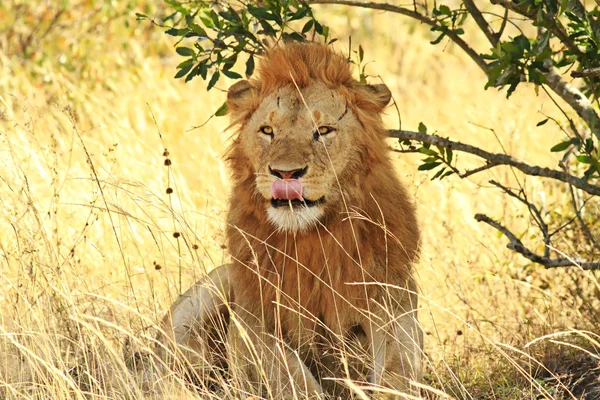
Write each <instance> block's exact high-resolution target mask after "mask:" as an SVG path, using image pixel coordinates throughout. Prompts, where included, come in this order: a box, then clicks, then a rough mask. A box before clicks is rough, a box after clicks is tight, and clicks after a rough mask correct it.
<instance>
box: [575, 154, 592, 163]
mask: <svg viewBox="0 0 600 400" xmlns="http://www.w3.org/2000/svg"><path fill="white" fill-rule="evenodd" d="M577 161H579V162H580V163H582V164H591V162H592V159H591V158H590V156H588V155H586V154H578V155H577Z"/></svg>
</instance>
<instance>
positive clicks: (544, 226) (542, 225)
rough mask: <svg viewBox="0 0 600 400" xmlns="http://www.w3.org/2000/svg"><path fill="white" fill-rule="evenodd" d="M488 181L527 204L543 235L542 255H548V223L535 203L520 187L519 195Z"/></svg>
mask: <svg viewBox="0 0 600 400" xmlns="http://www.w3.org/2000/svg"><path fill="white" fill-rule="evenodd" d="M490 183H491V184H492V185H494V186H496V187H497V188H500V189H501V190H502V191H503V192H504V193H506V194H507V195H509V196H511V197H513V198H515V199H517V200H519V201H520V202H521V203H523V204H525V205H526V206H527V208H528V209H529V212H531V215H532V216H533V219H534V220H535V222H536V224H537V226H538V228H540V231H542V234H543V235H544V257H548V256H549V255H550V247H549V246H550V234H549V233H548V225H547V224H546V222H545V221H544V218H543V217H542V213H541V212H540V210H538V208H537V207H536V206H535V205H533V204H531V203H530V202H529V200H528V199H527V197H526V196H525V193H524V191H523V190H522V189H521V194H522V195H519V194H518V193H515V192H513V191H512V190H511V189H510V188H508V187H506V186H504V185H502V184H500V183H498V182H496V181H494V180H491V181H490Z"/></svg>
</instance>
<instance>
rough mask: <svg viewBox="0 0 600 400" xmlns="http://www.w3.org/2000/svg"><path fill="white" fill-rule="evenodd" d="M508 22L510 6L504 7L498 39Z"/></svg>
mask: <svg viewBox="0 0 600 400" xmlns="http://www.w3.org/2000/svg"><path fill="white" fill-rule="evenodd" d="M598 1H600V0H598ZM507 22H508V8H505V9H504V17H503V18H502V24H501V25H500V29H498V33H496V39H497V40H498V41H500V39H501V38H502V34H503V33H504V29H505V28H506V23H507Z"/></svg>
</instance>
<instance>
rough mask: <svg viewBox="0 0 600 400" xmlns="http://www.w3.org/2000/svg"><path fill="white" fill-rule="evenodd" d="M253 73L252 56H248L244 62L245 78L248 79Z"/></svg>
mask: <svg viewBox="0 0 600 400" xmlns="http://www.w3.org/2000/svg"><path fill="white" fill-rule="evenodd" d="M253 73H254V56H250V58H248V61H246V76H247V77H250V76H252V74H253Z"/></svg>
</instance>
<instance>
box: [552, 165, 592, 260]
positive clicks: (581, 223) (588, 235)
mask: <svg viewBox="0 0 600 400" xmlns="http://www.w3.org/2000/svg"><path fill="white" fill-rule="evenodd" d="M561 167H563V169H565V170H566V168H567V167H566V165H564V164H563V163H561ZM569 193H570V194H571V204H573V211H574V212H575V216H576V217H577V221H578V222H579V226H580V227H581V230H582V231H583V234H584V235H585V237H586V239H587V240H588V241H589V242H590V244H591V245H592V247H594V248H596V249H597V250H600V244H598V241H597V240H596V238H595V237H594V235H593V234H592V232H591V231H590V228H589V227H588V226H587V224H586V223H585V221H584V220H583V217H582V216H581V210H582V209H583V207H584V206H583V205H582V206H581V207H578V205H577V201H576V199H575V191H574V190H573V186H572V185H569Z"/></svg>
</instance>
